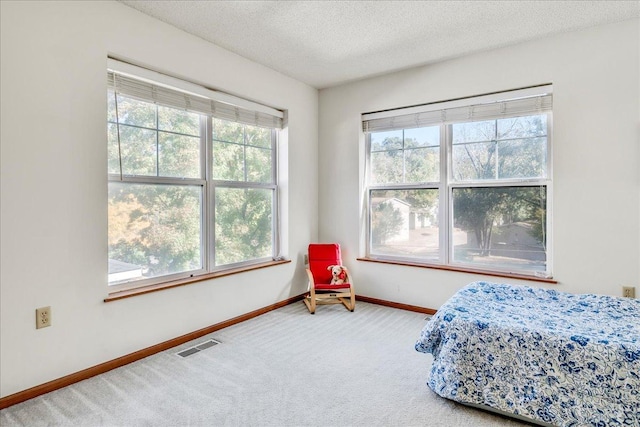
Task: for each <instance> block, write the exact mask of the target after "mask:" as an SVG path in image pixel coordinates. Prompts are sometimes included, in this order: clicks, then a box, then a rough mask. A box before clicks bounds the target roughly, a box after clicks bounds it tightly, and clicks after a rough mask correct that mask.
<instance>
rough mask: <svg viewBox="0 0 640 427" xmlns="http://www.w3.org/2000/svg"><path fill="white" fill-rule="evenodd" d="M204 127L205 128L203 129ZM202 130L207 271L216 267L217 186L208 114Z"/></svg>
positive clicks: (210, 119) (211, 119)
mask: <svg viewBox="0 0 640 427" xmlns="http://www.w3.org/2000/svg"><path fill="white" fill-rule="evenodd" d="M202 128H204V129H202ZM201 132H204V138H203V139H204V147H205V149H204V157H205V158H204V159H203V163H204V171H205V181H206V183H207V189H206V197H207V200H206V215H205V218H204V220H205V222H206V236H207V241H206V245H205V246H206V248H207V271H208V272H211V271H213V269H214V267H215V226H214V224H215V212H216V209H215V203H216V198H215V190H216V186H215V183H214V180H213V161H214V159H213V117H212V116H207V117H206V118H205V120H204V124H202V122H201Z"/></svg>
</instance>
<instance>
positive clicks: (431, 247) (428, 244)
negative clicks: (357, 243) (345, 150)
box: [370, 189, 440, 261]
mask: <svg viewBox="0 0 640 427" xmlns="http://www.w3.org/2000/svg"><path fill="white" fill-rule="evenodd" d="M370 197H371V199H370V204H371V205H370V206H371V208H370V209H371V219H370V221H371V223H370V229H371V253H372V254H378V255H392V256H398V257H403V258H421V259H423V260H430V261H437V260H438V259H439V241H440V240H439V227H438V190H437V189H428V190H372V191H371V193H370Z"/></svg>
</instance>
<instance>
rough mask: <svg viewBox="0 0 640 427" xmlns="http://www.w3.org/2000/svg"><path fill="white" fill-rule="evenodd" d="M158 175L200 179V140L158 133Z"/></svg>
mask: <svg viewBox="0 0 640 427" xmlns="http://www.w3.org/2000/svg"><path fill="white" fill-rule="evenodd" d="M158 175H159V176H167V177H178V178H200V138H199V137H193V136H184V135H177V134H174V133H166V132H158Z"/></svg>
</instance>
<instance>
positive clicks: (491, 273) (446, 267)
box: [357, 257, 558, 284]
mask: <svg viewBox="0 0 640 427" xmlns="http://www.w3.org/2000/svg"><path fill="white" fill-rule="evenodd" d="M357 260H358V261H367V262H377V263H381V264H392V265H404V266H407V267H419V268H432V269H435V270H446V271H456V272H459V273H469V274H483V275H486V276H495V277H507V278H509V279H518V280H530V281H533V282H543V283H554V284H557V283H558V281H557V280H554V279H552V278H546V277H536V276H527V275H525V274H518V273H506V272H505V273H502V272H499V271H486V270H476V269H473V268H465V267H453V266H450V265H432V264H419V263H413V262H408V261H392V260H384V259H375V258H366V257H364V258H357Z"/></svg>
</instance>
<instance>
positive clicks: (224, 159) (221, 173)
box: [212, 141, 244, 181]
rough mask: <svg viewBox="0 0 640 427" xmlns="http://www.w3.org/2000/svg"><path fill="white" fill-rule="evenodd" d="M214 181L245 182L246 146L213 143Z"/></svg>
mask: <svg viewBox="0 0 640 427" xmlns="http://www.w3.org/2000/svg"><path fill="white" fill-rule="evenodd" d="M212 175H213V179H220V180H226V181H244V146H243V145H239V144H229V143H227V142H219V141H213V172H212Z"/></svg>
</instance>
